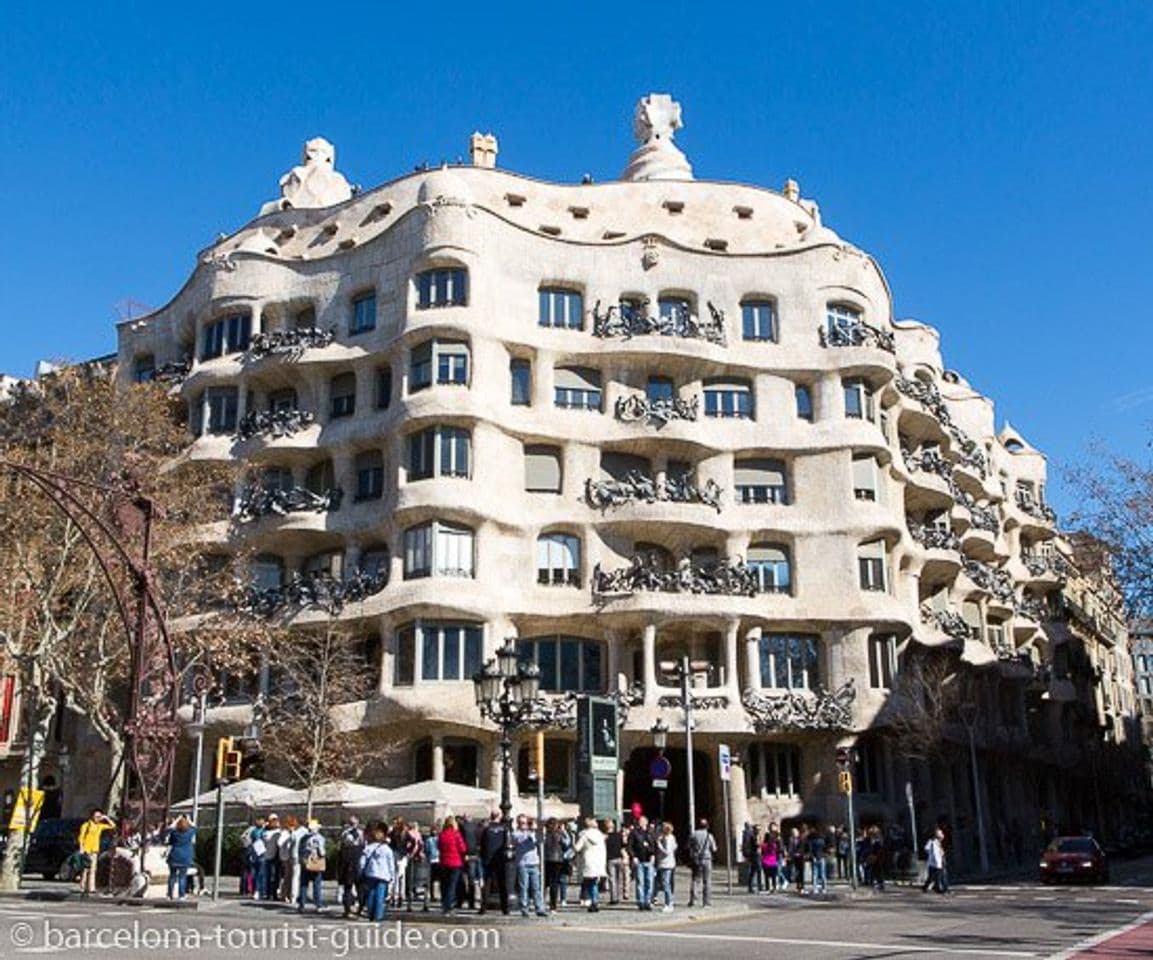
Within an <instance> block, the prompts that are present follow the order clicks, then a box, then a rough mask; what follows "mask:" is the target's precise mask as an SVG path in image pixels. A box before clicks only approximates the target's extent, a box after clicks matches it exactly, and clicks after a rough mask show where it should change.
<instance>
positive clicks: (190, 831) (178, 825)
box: [164, 814, 196, 900]
mask: <svg viewBox="0 0 1153 960" xmlns="http://www.w3.org/2000/svg"><path fill="white" fill-rule="evenodd" d="M164 843H165V845H166V846H167V847H168V899H169V900H183V899H184V898H185V896H187V894H188V868H189V867H190V866H192V861H193V859H194V858H195V855H196V828H195V827H194V826H193V825H192V824H191V822H190V821H189V819H188V818H187V817H186V816H184V815H183V814H181V815H180V816H179V817H177V818H176V819H175V820H174V821H173V822H172V825H171V826H170V827H169V828H168V832H167V833H166V834H165V836H164ZM173 891H175V892H176V896H173Z"/></svg>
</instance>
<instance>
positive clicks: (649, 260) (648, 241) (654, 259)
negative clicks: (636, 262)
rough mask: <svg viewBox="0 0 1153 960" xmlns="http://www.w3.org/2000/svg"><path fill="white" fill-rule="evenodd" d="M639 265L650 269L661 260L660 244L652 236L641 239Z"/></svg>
mask: <svg viewBox="0 0 1153 960" xmlns="http://www.w3.org/2000/svg"><path fill="white" fill-rule="evenodd" d="M642 247H643V249H642V250H641V267H642V268H644V269H645V270H651V269H652V268H653V267H655V266H656V265H657V264H658V263H660V262H661V245H660V242H659V241H658V240H657V238H656V237H654V236H647V237H645V238H644V240H643V241H642Z"/></svg>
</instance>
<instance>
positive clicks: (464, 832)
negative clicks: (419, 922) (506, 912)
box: [428, 814, 484, 910]
mask: <svg viewBox="0 0 1153 960" xmlns="http://www.w3.org/2000/svg"><path fill="white" fill-rule="evenodd" d="M457 826H458V827H459V828H460V834H461V836H462V837H464V845H465V849H466V850H467V853H466V854H465V858H464V876H463V880H464V882H465V884H466V887H465V893H466V895H467V897H468V908H469V910H472V909H475V907H476V898H477V896H478V895H479V894H480V892H481V891H482V889H483V888H484V867H483V864H482V863H481V861H480V824H479V823H477V821H476V818H475V817H470V816H467V815H465V814H462V815H461V816H460V817H459V818H458V821H457ZM430 867H431V865H430ZM428 883H429V892H430V893H431V891H432V871H431V869H430V872H429V881H428Z"/></svg>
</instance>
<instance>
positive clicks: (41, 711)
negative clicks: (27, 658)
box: [0, 667, 56, 891]
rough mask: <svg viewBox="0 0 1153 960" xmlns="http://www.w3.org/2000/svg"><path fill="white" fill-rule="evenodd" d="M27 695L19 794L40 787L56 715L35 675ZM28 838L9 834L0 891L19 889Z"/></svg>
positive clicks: (1, 863)
mask: <svg viewBox="0 0 1153 960" xmlns="http://www.w3.org/2000/svg"><path fill="white" fill-rule="evenodd" d="M33 670H35V667H33ZM26 695H29V696H32V697H33V703H32V705H31V708H30V709H28V708H26V710H25V717H29V715H30V714H31V717H30V719H31V720H32V723H31V726H30V728H29V729H28V731H27V745H26V747H25V751H26V752H25V754H24V758H23V761H22V762H21V765H20V780H19V791H23V790H25V789H27V788H28V786H29V785H31V786H32V787H33V788H35V787H36V786H37V785H38V784H39V783H40V763H41V761H42V760H43V758H44V745H45V744H46V743H47V742H48V736H49V734H50V733H51V731H52V720H53V717H54V716H55V714H56V702H55V700H53V699H52V698H51V697H44V696H42V695H41V694H40V688H39V686H38V684H37V682H36V679H35V675H34V679H33V682H32V684H31V685H30V686H29V690H28V692H27V693H26ZM22 706H26V705H25V704H22ZM19 791H18V795H19ZM26 812H27V809H26ZM29 826H30V824H27V823H26V824H25V830H26V831H27V830H28V827H29ZM27 838H28V833H9V835H8V844H7V846H6V847H5V848H4V857H3V860H0V891H13V890H19V889H20V872H21V864H22V863H23V858H24V853H25V850H26V848H27Z"/></svg>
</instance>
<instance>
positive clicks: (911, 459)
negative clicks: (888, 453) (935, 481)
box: [901, 447, 953, 486]
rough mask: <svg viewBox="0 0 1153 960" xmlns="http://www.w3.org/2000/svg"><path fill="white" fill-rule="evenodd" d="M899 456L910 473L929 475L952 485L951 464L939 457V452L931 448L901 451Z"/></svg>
mask: <svg viewBox="0 0 1153 960" xmlns="http://www.w3.org/2000/svg"><path fill="white" fill-rule="evenodd" d="M901 456H902V457H904V459H905V466H907V467H908V468H909V472H910V473H931V474H934V475H936V476H938V477H940V478H941V479H942V480H944V481H945V482H946V483H948V484H950V486H951V485H952V482H953V464H952V463H950V462H949V461H948V460H946V459H945V458H944V457H943V456H941V452H940V451H939V450H935V449H933V448H931V447H930V448H926V449H924V450H917V451H912V450H905V449H902V450H901Z"/></svg>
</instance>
